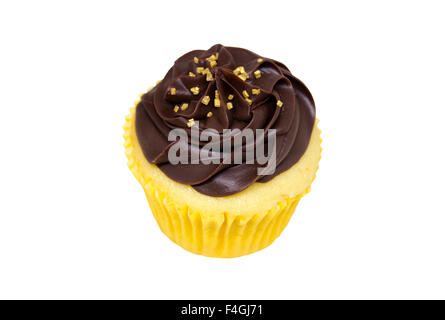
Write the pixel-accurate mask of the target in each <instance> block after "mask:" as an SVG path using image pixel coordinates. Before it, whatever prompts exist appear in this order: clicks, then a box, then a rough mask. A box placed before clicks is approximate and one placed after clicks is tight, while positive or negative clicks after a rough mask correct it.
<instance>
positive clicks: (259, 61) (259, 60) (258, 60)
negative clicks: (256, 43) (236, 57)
mask: <svg viewBox="0 0 445 320" xmlns="http://www.w3.org/2000/svg"><path fill="white" fill-rule="evenodd" d="M263 61H264V60H263V59H261V58H258V59H256V62H258V63H261V62H263Z"/></svg>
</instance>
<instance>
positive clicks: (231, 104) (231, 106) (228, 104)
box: [227, 102, 233, 110]
mask: <svg viewBox="0 0 445 320" xmlns="http://www.w3.org/2000/svg"><path fill="white" fill-rule="evenodd" d="M227 109H229V110H232V109H233V103H232V102H227Z"/></svg>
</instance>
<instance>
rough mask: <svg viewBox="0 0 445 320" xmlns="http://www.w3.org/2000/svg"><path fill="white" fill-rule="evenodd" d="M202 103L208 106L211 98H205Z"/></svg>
mask: <svg viewBox="0 0 445 320" xmlns="http://www.w3.org/2000/svg"><path fill="white" fill-rule="evenodd" d="M201 102H202V103H204V104H205V105H208V104H209V102H210V97H209V96H204V97H203V98H202V100H201Z"/></svg>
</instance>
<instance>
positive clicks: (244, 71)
mask: <svg viewBox="0 0 445 320" xmlns="http://www.w3.org/2000/svg"><path fill="white" fill-rule="evenodd" d="M233 73H234V74H236V75H239V74H241V73H246V70H244V67H243V66H239V67H237V68H236V69H235V70H233Z"/></svg>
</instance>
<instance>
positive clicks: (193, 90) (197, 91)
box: [190, 87, 199, 96]
mask: <svg viewBox="0 0 445 320" xmlns="http://www.w3.org/2000/svg"><path fill="white" fill-rule="evenodd" d="M190 91H191V92H192V93H193V94H194V95H195V96H196V95H198V94H199V87H193V88H190Z"/></svg>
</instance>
